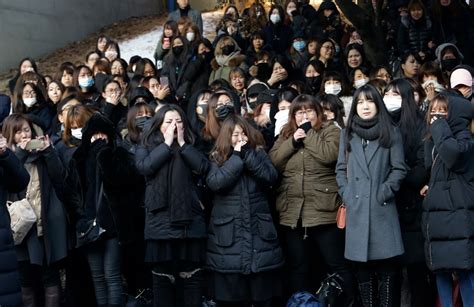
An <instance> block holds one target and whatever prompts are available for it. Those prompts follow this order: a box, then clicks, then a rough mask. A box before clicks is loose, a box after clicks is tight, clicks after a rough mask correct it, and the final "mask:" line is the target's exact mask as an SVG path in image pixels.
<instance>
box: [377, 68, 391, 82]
mask: <svg viewBox="0 0 474 307" xmlns="http://www.w3.org/2000/svg"><path fill="white" fill-rule="evenodd" d="M375 77H376V78H377V79H382V80H384V81H385V82H387V83H390V74H389V73H388V71H387V70H386V69H385V68H381V69H379V71H378V72H377V75H376V76H375Z"/></svg>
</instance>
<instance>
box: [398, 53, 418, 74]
mask: <svg viewBox="0 0 474 307" xmlns="http://www.w3.org/2000/svg"><path fill="white" fill-rule="evenodd" d="M402 69H403V72H404V73H405V76H407V77H410V78H413V77H415V76H416V75H417V74H418V71H419V70H420V63H418V61H417V60H416V59H415V57H414V56H413V55H410V56H408V58H407V60H406V61H405V63H404V64H402Z"/></svg>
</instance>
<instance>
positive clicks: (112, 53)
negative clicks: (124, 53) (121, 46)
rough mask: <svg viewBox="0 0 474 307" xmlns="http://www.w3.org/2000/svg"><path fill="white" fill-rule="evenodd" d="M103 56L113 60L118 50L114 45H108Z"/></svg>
mask: <svg viewBox="0 0 474 307" xmlns="http://www.w3.org/2000/svg"><path fill="white" fill-rule="evenodd" d="M105 52H106V53H105V57H106V58H107V59H108V60H109V61H110V62H112V61H113V60H115V59H116V58H117V56H118V51H117V48H116V47H115V46H114V45H110V46H109V47H108V48H107V50H106V51H105Z"/></svg>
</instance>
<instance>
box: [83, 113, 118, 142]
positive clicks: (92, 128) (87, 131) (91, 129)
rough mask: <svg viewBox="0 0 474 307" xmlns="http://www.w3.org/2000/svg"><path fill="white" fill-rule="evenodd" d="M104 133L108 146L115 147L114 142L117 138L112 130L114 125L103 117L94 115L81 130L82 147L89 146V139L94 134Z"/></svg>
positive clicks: (97, 114)
mask: <svg viewBox="0 0 474 307" xmlns="http://www.w3.org/2000/svg"><path fill="white" fill-rule="evenodd" d="M99 132H100V133H104V134H106V135H107V137H108V139H109V144H111V145H115V144H114V143H115V140H116V138H117V136H118V134H117V131H116V130H115V128H114V124H113V123H112V122H111V121H110V120H109V119H108V118H107V117H105V116H104V115H102V114H100V113H94V114H93V115H92V116H91V118H89V120H88V121H87V122H86V124H85V126H84V128H82V145H84V146H89V145H90V143H91V137H92V136H93V135H94V134H96V133H99Z"/></svg>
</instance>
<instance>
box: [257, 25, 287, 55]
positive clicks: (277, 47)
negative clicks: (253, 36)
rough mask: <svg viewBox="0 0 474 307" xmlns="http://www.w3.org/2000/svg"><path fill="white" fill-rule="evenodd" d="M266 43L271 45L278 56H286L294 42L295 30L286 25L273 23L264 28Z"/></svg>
mask: <svg viewBox="0 0 474 307" xmlns="http://www.w3.org/2000/svg"><path fill="white" fill-rule="evenodd" d="M263 34H264V35H265V43H266V44H267V45H269V46H270V47H271V48H272V50H273V51H274V52H275V53H276V54H281V55H285V54H286V52H287V51H288V50H289V49H290V47H291V43H292V42H293V30H292V29H291V27H290V26H286V25H280V24H279V25H276V26H275V25H273V24H272V23H271V22H269V23H268V25H267V26H265V28H263Z"/></svg>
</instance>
